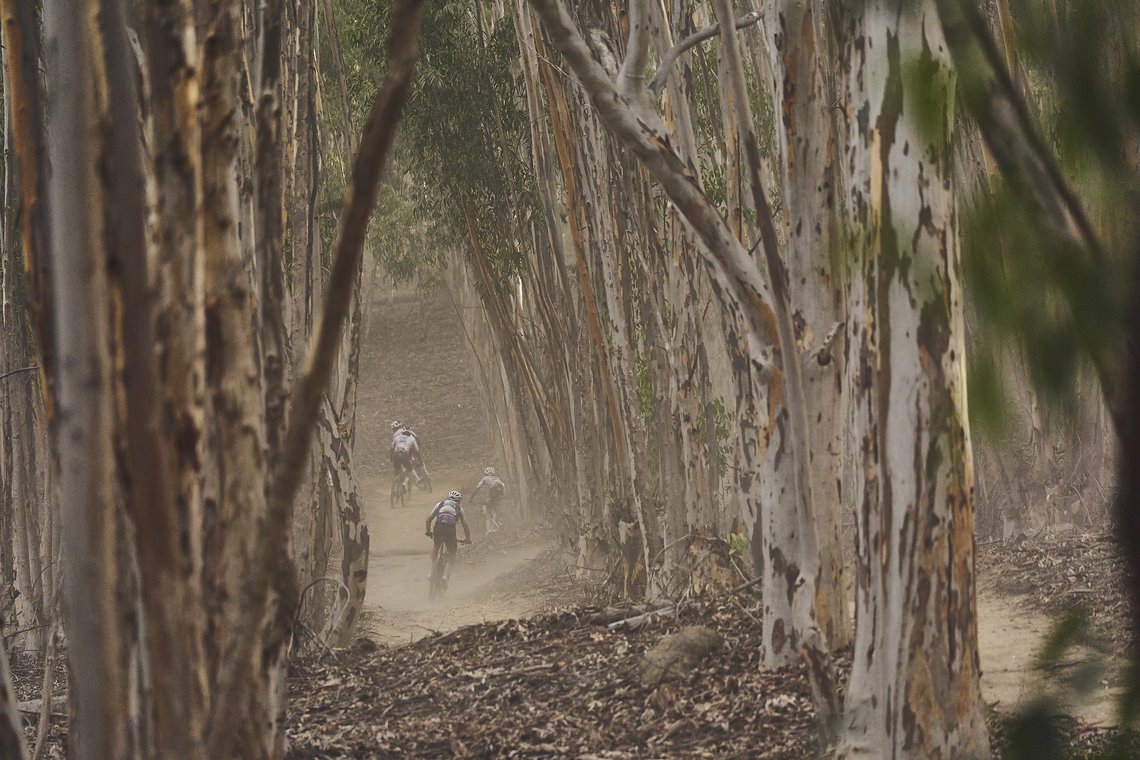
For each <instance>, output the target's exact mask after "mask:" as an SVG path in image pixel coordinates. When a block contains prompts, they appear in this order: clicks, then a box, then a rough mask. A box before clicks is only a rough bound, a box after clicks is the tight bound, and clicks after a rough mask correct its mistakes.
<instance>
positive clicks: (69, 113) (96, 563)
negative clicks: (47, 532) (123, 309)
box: [44, 0, 130, 758]
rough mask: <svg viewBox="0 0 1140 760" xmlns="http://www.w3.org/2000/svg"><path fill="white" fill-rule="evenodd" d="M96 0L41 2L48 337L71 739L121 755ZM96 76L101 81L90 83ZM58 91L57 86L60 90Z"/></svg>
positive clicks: (87, 750)
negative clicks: (46, 113) (55, 408)
mask: <svg viewBox="0 0 1140 760" xmlns="http://www.w3.org/2000/svg"><path fill="white" fill-rule="evenodd" d="M98 16H99V7H98V3H97V2H94V0H61V2H58V3H53V4H49V5H48V6H47V7H46V8H45V14H44V25H45V32H46V36H47V39H48V40H49V44H48V46H47V49H48V50H49V51H51V52H50V54H49V55H48V57H47V72H48V76H49V78H50V80H51V82H52V83H53V85H52V86H53V90H52V91H53V92H55V93H57V96H56V97H55V98H53V99H52V101H51V103H50V108H51V116H52V118H51V119H50V123H51V125H52V129H51V131H50V132H49V134H48V146H49V149H50V153H51V155H52V157H53V161H52V171H53V181H52V182H51V184H50V187H49V199H50V212H51V213H50V215H49V216H50V220H51V243H50V249H49V253H48V258H49V261H50V269H51V275H52V281H53V284H54V287H55V294H56V301H55V304H54V305H55V316H57V317H58V319H56V320H54V325H55V338H56V340H55V346H56V348H57V351H58V356H59V363H58V365H59V368H58V404H59V411H60V414H59V436H58V438H57V447H58V449H57V452H58V457H59V467H60V487H61V505H62V509H63V539H62V545H63V557H64V562H65V564H66V567H65V569H64V585H63V589H64V594H63V602H64V613H65V624H66V629H67V638H68V642H69V645H70V655H71V663H72V667H71V697H72V700H73V703H74V705H75V708H76V709H75V718H74V720H73V721H72V723H71V732H70V740H71V744H72V747H73V751H74V753H75V754H76V755H77V756H79V757H106V758H110V757H127V756H128V751H129V750H128V738H127V724H126V721H125V720H124V719H123V718H124V716H126V715H128V714H129V713H130V708H129V705H128V698H127V684H126V680H125V678H124V668H123V667H122V663H120V661H119V652H120V643H121V633H120V629H119V623H118V619H117V614H116V599H115V589H116V587H117V578H116V575H117V573H116V568H117V551H116V550H117V542H116V528H115V504H116V502H117V494H116V489H115V465H114V443H113V438H112V436H113V421H114V399H113V394H112V387H113V386H112V377H111V369H112V362H111V357H110V355H109V346H110V342H109V341H108V339H107V338H108V336H109V335H110V324H109V318H110V313H111V303H110V293H109V285H108V282H107V273H106V272H107V267H106V265H107V262H106V258H105V254H106V250H105V248H104V241H103V237H102V230H101V227H102V211H103V204H104V196H103V189H102V187H101V184H100V181H99V177H98V174H97V167H98V166H99V163H100V161H102V160H104V159H106V155H105V154H104V153H103V152H102V150H101V145H100V143H101V139H100V137H101V136H100V132H101V123H100V111H99V106H100V105H101V104H99V103H98V102H97V97H98V96H97V93H99V92H105V80H104V79H103V65H102V57H101V55H100V51H101V47H100V45H101V43H100V34H99V30H98V28H97V27H96V23H97V19H98ZM93 77H94V81H95V82H96V83H100V80H103V82H102V84H101V86H100V87H95V86H92V78H93ZM65 93H66V95H64V94H65Z"/></svg>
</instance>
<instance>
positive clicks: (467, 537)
mask: <svg viewBox="0 0 1140 760" xmlns="http://www.w3.org/2000/svg"><path fill="white" fill-rule="evenodd" d="M459 524H460V525H462V526H463V540H464V541H466V542H467V543H471V529H470V528H468V527H467V518H465V517H464V516H463V512H460V513H459Z"/></svg>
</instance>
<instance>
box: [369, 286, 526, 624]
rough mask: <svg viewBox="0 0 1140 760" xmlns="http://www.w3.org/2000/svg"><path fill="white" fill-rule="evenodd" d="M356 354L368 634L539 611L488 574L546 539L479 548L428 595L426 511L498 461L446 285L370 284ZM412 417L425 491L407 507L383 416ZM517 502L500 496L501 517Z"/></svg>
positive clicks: (514, 565)
mask: <svg viewBox="0 0 1140 760" xmlns="http://www.w3.org/2000/svg"><path fill="white" fill-rule="evenodd" d="M371 294H372V295H371V306H370V314H369V319H368V325H369V327H368V330H367V332H366V334H365V338H364V346H363V351H362V355H361V368H360V369H361V382H360V397H359V409H358V412H357V425H358V429H357V446H356V452H357V453H356V460H355V463H356V465H357V477H358V479H359V485H360V489H361V494H362V496H363V497H364V503H365V510H366V512H367V515H368V525H369V531H370V533H371V535H372V556H371V561H370V563H369V584H368V597H367V602H366V608H367V609H366V612H367V614H368V619H367V627H368V628H369V629H370V631H371V634H372V635H373V636H375V637H376V638H377V639H378V640H379V641H381V642H383V643H385V644H397V643H407V642H408V641H409V640H413V639H418V638H421V637H423V636H425V635H428V634H430V633H431V632H433V631H448V630H452V629H454V628H458V627H460V626H463V625H467V624H470V623H479V622H482V621H483V620H495V619H501V618H508V617H518V616H523V615H527V614H530V613H533V612H536V611H538V609H539V608H540V606H541V603H540V602H539V601H537V597H536V596H534V595H531V596H530V597H529V598H528V595H527V590H526V588H525V587H522V588H518V584H506V585H510V586H511V589H509V590H504V589H503V586H504V584H503V583H496V579H497V578H499V576H501V575H503V574H506V573H509V572H510V571H512V570H517V569H519V568H521V567H524V566H526V565H527V564H528V563H529V562H531V560H533V559H534V558H535V557H537V556H538V555H539V554H540V553H542V552H543V551H544V550H545V549H547V545H546V544H538V543H534V542H533V541H530V542H527V541H524V542H523V543H521V544H519V545H516V546H506V545H504V546H503V548H502V549H499V550H496V551H487V547H482V548H480V550H479V552H478V554H479V560H480V561H479V562H478V563H475V562H463V556H464V554H465V553H466V552H467V550H466V549H461V550H460V561H461V564H460V565H458V566H456V567H455V568H454V570H453V572H452V574H451V583H450V588H449V589H448V591H447V594H446V596H445V597H444V599H443V600H441V601H440V602H437V603H429V601H428V599H427V591H428V588H427V586H428V583H427V576H428V573H429V572H430V569H431V568H430V563H431V541H430V540H429V539H428V538H427V537H425V536H424V520H425V518H426V517H427V514H428V512H430V511H431V507H432V506H433V505H434V504H435V503H436V501H438V500H439V499H440V498H441V497H442V496H443V495H445V494H446V493H447V492H448V491H449V490H452V489H458V490H461V491H467V490H469V489H470V488H471V487H472V486H473V485H474V483H475V481H476V480H478V478H479V476H480V475H481V474H482V469H483V468H484V467H485V466H487V465H492V466H499V465H500V463H499V462H497V461H496V456H497V450H496V447H495V445H494V443H493V441H492V440H491V438H490V434H489V430H490V426H489V421H488V419H487V417H486V415H485V414H484V412H483V410H482V407H481V405H480V397H479V390H478V389H479V384H478V383H479V378H478V377H477V376H476V375H475V373H474V370H473V367H472V366H471V363H470V362H469V360H468V356H467V344H466V338H465V336H464V332H463V330H464V326H463V323H462V322H461V321H460V316H459V314H457V313H456V310H455V307H454V305H453V303H452V301H451V298H450V296H449V295H448V294H447V292H446V291H436V292H432V293H422V292H419V291H415V290H399V291H393V290H391V289H389V288H386V287H383V286H378V287H375V288H373V289H372V290H371ZM393 419H398V420H400V421H401V422H403V423H405V424H409V425H411V426H413V427H414V428H415V430H416V433H417V436H418V437H419V440H420V442H421V445H422V447H423V450H424V458H425V460H426V462H427V465H428V469H429V470H430V472H431V475H432V482H433V485H434V491H433V492H432V493H430V494H429V493H425V492H422V491H418V490H416V491H413V493H412V497H411V499H410V500H409V506H408V507H407V508H404V509H397V510H393V509H392V508H391V507H390V498H389V491H390V488H391V479H392V472H391V466H390V464H389V461H388V445H389V443H390V441H391V434H390V432H389V423H390V422H391V421H392V420H393ZM515 514H517V505H515V504H514V503H513V502H511V501H510V499H509V497H508V500H507V503H506V504H505V515H506V518H507V519H508V520H509V519H510V518H511V516H512V515H515Z"/></svg>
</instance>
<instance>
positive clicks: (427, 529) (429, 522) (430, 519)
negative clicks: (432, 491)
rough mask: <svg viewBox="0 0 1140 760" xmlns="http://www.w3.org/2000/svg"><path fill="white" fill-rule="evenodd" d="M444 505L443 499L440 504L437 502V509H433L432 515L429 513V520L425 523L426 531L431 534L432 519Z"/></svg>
mask: <svg viewBox="0 0 1140 760" xmlns="http://www.w3.org/2000/svg"><path fill="white" fill-rule="evenodd" d="M442 505H443V502H442V501H441V502H440V503H439V504H436V505H435V509H433V510H432V511H431V514H430V515H428V519H427V522H426V523H424V533H427V534H428V535H429V536H430V535H431V521H432V518H434V517H435V516H436V514H438V513H439V508H440V507H441V506H442Z"/></svg>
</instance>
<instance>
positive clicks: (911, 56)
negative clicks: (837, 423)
mask: <svg viewBox="0 0 1140 760" xmlns="http://www.w3.org/2000/svg"><path fill="white" fill-rule="evenodd" d="M849 21H850V23H851V26H850V28H849V29H846V30H845V32H846V37H847V44H848V48H847V51H846V53H847V55H848V61H847V63H848V66H849V68H848V70H847V72H846V73H847V76H848V79H847V88H848V97H849V102H850V110H849V114H850V125H849V126H850V129H851V133H850V151H851V152H850V155H849V156H848V157H847V159H848V161H849V165H850V167H851V168H852V172H853V173H852V176H851V178H850V183H849V186H850V193H851V195H850V204H851V212H852V214H853V218H852V223H853V228H854V229H855V230H856V232H857V234H856V248H855V261H856V262H857V265H858V267H860V268H861V273H860V274H859V275H858V276H857V278H856V281H855V286H854V287H853V292H852V302H851V305H852V309H851V311H852V313H853V314H856V315H861V320H860V321H859V322H858V323H857V324H855V325H853V328H854V329H853V336H852V339H853V344H852V354H853V360H854V363H855V365H856V368H857V369H856V372H857V375H858V377H857V380H858V388H859V393H858V395H857V397H856V404H857V413H856V419H857V424H858V425H859V427H858V429H857V431H856V432H857V433H858V435H859V439H860V440H861V442H862V451H861V461H862V472H861V480H862V482H861V487H862V494H861V502H860V508H859V510H858V513H857V517H858V550H859V551H858V555H859V561H860V566H859V573H858V580H857V588H856V594H857V608H856V636H855V650H854V655H853V659H854V662H853V670H852V674H851V680H850V684H849V687H848V692H847V702H846V716H845V718H844V735H843V737H842V742H841V745H840V748H839V756H840V757H866V758H871V757H875V758H879V757H884V756H886V757H900V758H929V757H961V756H972V757H984V756H988V754H989V743H988V738H987V732H986V725H985V720H984V707H983V704H982V701H981V692H980V688H979V681H978V678H979V663H978V648H977V628H976V617H975V615H976V611H975V597H974V537H973V504H972V489H973V474H972V471H971V465H972V461H971V452H970V437H969V430H968V427H967V422H966V384H965V383H966V379H965V354H964V341H963V324H962V291H961V286H960V272H959V261H958V253H959V251H958V218H957V209H956V203H955V196H954V185H953V180H952V176H951V175H952V171H953V169H952V165H951V159H950V145H951V135H952V133H953V124H954V120H953V96H952V93H953V90H954V74H953V70H952V68H951V66H950V63H949V58H948V54H947V52H946V46H945V44H944V42H943V37H942V30H941V27H940V25H939V22H938V16H937V13H936V12H935V10H934V4H933V2H930V1H928V0H924V1H923V2H915V3H903V4H902V5H901V6H900V4H899V2H897V0H871V1H870V2H867V3H866V4H865V5H864V6H863V10H862V14H861V15H860V16H858V17H855V18H852V19H850V20H849ZM918 88H922V90H923V91H924V93H925V97H926V99H925V100H920V99H919V96H918V94H917V90H918ZM924 108H925V109H927V113H926V116H927V117H928V118H927V119H925V121H924V125H925V128H922V127H920V125H919V124H918V123H916V119H915V114H916V112H922V110H923V109H924Z"/></svg>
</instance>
